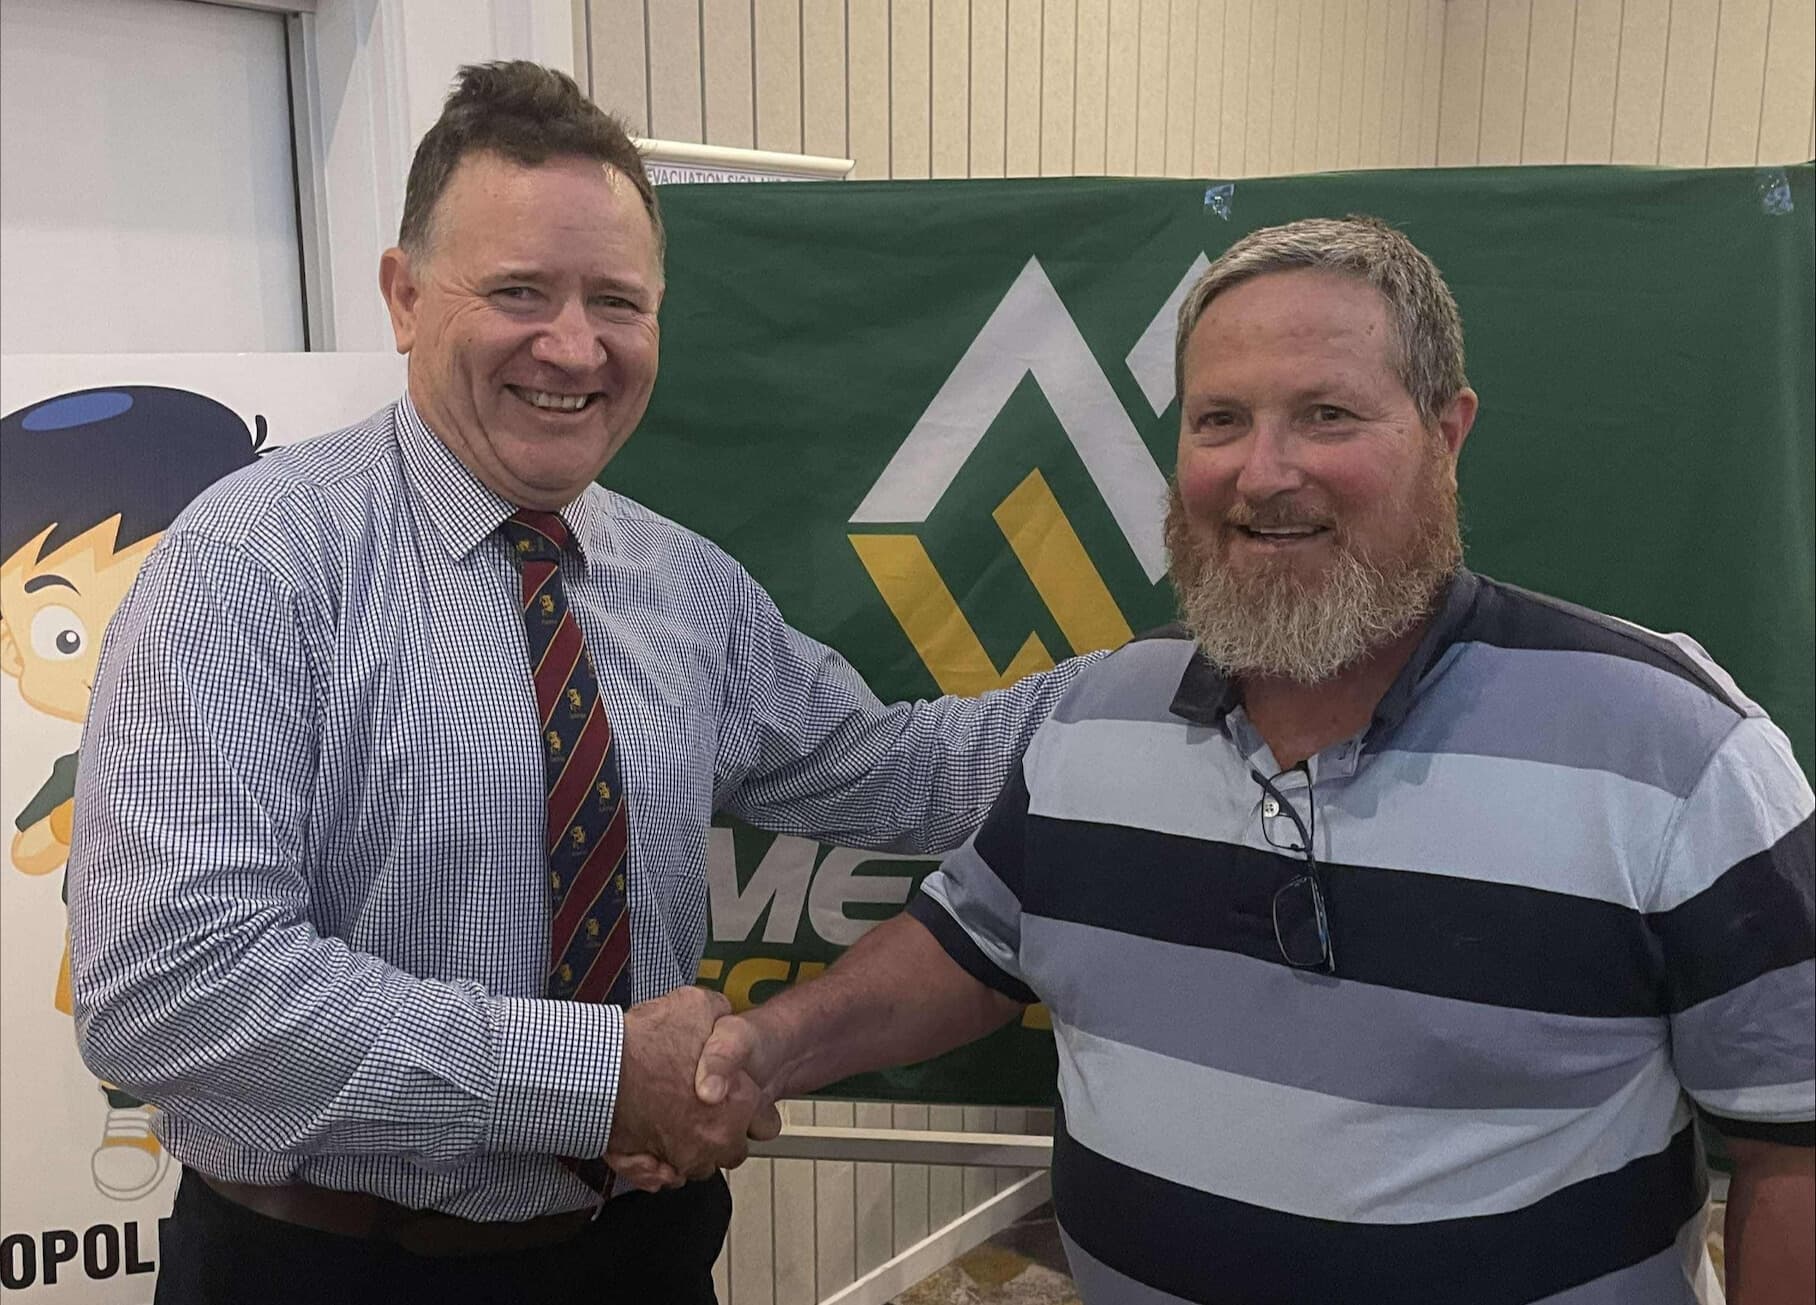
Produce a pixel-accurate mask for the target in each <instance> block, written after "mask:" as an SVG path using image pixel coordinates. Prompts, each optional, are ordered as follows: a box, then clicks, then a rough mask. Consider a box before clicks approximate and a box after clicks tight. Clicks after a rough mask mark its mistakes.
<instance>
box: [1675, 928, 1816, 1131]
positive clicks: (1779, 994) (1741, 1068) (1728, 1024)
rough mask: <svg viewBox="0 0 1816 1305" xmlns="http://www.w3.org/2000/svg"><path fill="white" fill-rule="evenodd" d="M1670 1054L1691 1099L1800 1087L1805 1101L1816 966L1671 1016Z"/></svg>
mask: <svg viewBox="0 0 1816 1305" xmlns="http://www.w3.org/2000/svg"><path fill="white" fill-rule="evenodd" d="M1671 1049H1672V1055H1673V1057H1674V1058H1675V1060H1676V1062H1677V1076H1678V1077H1679V1078H1680V1079H1682V1080H1683V1084H1684V1087H1685V1088H1686V1089H1688V1090H1689V1091H1691V1092H1693V1093H1702V1092H1705V1091H1721V1090H1732V1089H1735V1088H1753V1087H1769V1086H1772V1085H1775V1084H1803V1085H1805V1086H1804V1091H1805V1093H1806V1094H1807V1093H1808V1090H1809V1088H1808V1084H1809V1081H1810V1078H1811V1075H1812V1073H1813V1072H1816V961H1804V962H1803V963H1802V964H1801V965H1787V966H1785V967H1784V968H1783V969H1781V970H1771V971H1768V972H1767V973H1765V974H1762V975H1760V976H1759V977H1758V978H1757V979H1754V980H1752V981H1751V982H1750V983H1743V984H1741V985H1740V987H1738V988H1733V989H1730V990H1729V991H1727V992H1724V993H1722V994H1721V996H1719V997H1711V998H1710V999H1709V1000H1708V1001H1705V1002H1703V1003H1701V1004H1700V1005H1696V1006H1692V1007H1691V1008H1690V1009H1689V1010H1686V1011H1682V1012H1680V1013H1679V1014H1677V1015H1675V1016H1673V1017H1672V1019H1671ZM1803 1118H1806V1119H1807V1118H1809V1116H1808V1115H1807V1114H1806V1115H1804V1116H1803Z"/></svg>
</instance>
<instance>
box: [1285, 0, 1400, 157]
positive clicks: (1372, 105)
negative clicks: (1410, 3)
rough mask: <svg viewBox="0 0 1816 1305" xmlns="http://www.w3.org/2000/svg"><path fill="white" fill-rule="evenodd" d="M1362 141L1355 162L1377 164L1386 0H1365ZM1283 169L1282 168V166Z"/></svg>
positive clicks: (1379, 148) (1385, 32) (1384, 71)
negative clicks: (1366, 9)
mask: <svg viewBox="0 0 1816 1305" xmlns="http://www.w3.org/2000/svg"><path fill="white" fill-rule="evenodd" d="M1362 58H1363V63H1362V121H1361V122H1360V123H1358V124H1357V125H1358V127H1359V128H1360V129H1361V132H1362V143H1361V146H1360V147H1359V149H1358V150H1357V152H1356V163H1357V164H1358V165H1359V166H1361V167H1364V168H1378V167H1380V166H1381V104H1382V95H1383V85H1382V84H1383V82H1384V81H1385V79H1386V77H1387V0H1368V22H1367V24H1366V25H1365V26H1364V28H1363V50H1362ZM1282 170H1283V171H1284V169H1282Z"/></svg>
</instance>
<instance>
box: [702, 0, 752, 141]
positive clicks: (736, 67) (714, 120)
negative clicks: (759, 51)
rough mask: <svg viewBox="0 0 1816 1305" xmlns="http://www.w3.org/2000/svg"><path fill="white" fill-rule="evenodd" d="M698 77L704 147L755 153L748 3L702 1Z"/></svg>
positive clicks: (719, 0)
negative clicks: (703, 98) (701, 90)
mask: <svg viewBox="0 0 1816 1305" xmlns="http://www.w3.org/2000/svg"><path fill="white" fill-rule="evenodd" d="M700 13H701V16H702V18H703V19H704V26H703V27H702V29H701V32H700V56H701V62H700V76H701V80H702V84H703V85H704V87H705V90H706V143H707V144H709V145H726V146H729V147H731V148H732V149H746V150H747V149H753V148H755V146H756V143H757V97H756V92H755V86H756V77H755V58H754V53H755V52H754V51H753V50H752V48H751V47H752V33H751V0H701V3H700Z"/></svg>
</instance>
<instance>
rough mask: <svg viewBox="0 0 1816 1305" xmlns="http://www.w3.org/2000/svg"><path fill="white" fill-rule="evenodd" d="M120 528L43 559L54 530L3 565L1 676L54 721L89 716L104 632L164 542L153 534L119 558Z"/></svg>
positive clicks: (111, 525) (106, 525)
mask: <svg viewBox="0 0 1816 1305" xmlns="http://www.w3.org/2000/svg"><path fill="white" fill-rule="evenodd" d="M119 524H120V518H119V517H117V516H115V517H110V518H108V519H107V520H106V521H103V522H101V523H100V524H99V525H97V526H94V527H92V528H91V529H89V530H87V531H86V532H84V533H83V534H80V535H77V536H76V537H75V538H74V539H72V540H70V541H69V542H68V543H67V544H64V545H63V546H62V547H60V548H58V549H57V550H56V551H55V552H53V553H51V554H50V555H49V556H48V557H39V556H38V549H39V547H40V546H41V545H42V544H43V542H44V540H45V537H46V536H47V535H49V534H50V532H51V530H52V527H50V526H46V527H45V528H44V530H43V531H41V532H40V533H39V534H38V535H37V536H36V537H35V538H33V539H32V540H30V541H29V542H28V543H27V544H26V545H25V546H24V547H23V548H21V549H19V550H18V551H17V552H15V553H14V554H13V555H12V556H11V557H9V558H6V559H5V561H4V562H0V670H4V671H5V672H6V673H7V674H8V675H11V676H13V677H15V678H16V679H17V680H18V681H19V694H20V696H21V697H23V698H24V699H25V701H26V702H27V703H28V704H29V705H31V706H32V707H34V708H36V709H37V710H38V711H41V712H44V713H45V714H46V715H50V716H56V717H59V718H61V719H63V720H68V721H75V722H77V723H80V722H81V721H82V719H83V717H85V716H86V715H87V714H88V697H89V691H90V690H91V689H92V688H93V686H94V680H95V663H96V660H97V657H98V655H99V653H100V648H101V631H102V630H103V629H104V628H105V627H106V625H107V623H108V621H110V620H112V619H113V614H114V613H115V612H116V611H117V610H119V606H120V603H121V602H122V601H123V600H124V599H125V597H126V591H127V589H128V588H130V587H131V585H132V582H133V578H134V577H135V576H137V575H138V573H139V567H140V566H142V565H143V564H144V562H145V559H146V557H147V556H148V555H149V554H150V553H151V550H152V547H153V546H154V545H155V544H156V543H157V542H158V540H159V539H160V538H161V537H162V535H161V533H160V534H153V535H149V536H147V537H146V538H144V539H140V540H136V541H134V542H133V543H132V544H129V545H128V546H127V547H126V548H125V549H123V550H122V551H120V552H117V553H116V552H115V551H114V536H115V531H116V530H117V529H118V527H119Z"/></svg>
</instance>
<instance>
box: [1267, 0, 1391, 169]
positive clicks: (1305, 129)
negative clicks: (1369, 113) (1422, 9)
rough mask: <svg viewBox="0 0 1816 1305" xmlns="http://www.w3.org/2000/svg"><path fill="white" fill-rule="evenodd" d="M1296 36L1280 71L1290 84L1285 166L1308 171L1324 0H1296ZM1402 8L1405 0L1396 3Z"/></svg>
mask: <svg viewBox="0 0 1816 1305" xmlns="http://www.w3.org/2000/svg"><path fill="white" fill-rule="evenodd" d="M1298 2H1299V25H1298V26H1299V35H1298V39H1297V41H1296V42H1295V45H1296V46H1297V48H1296V49H1295V50H1294V52H1293V65H1292V67H1291V68H1285V69H1282V71H1283V72H1285V73H1287V74H1288V75H1289V76H1291V78H1292V82H1293V96H1292V99H1293V111H1292V119H1293V150H1292V155H1291V158H1290V160H1289V166H1290V167H1291V169H1292V170H1293V171H1294V172H1310V171H1312V170H1313V169H1314V168H1316V167H1317V166H1318V89H1317V88H1318V79H1319V76H1320V74H1321V70H1322V69H1323V66H1324V8H1325V6H1324V0H1298ZM1398 3H1399V4H1400V6H1401V7H1402V8H1404V7H1405V5H1406V3H1407V0H1398Z"/></svg>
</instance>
